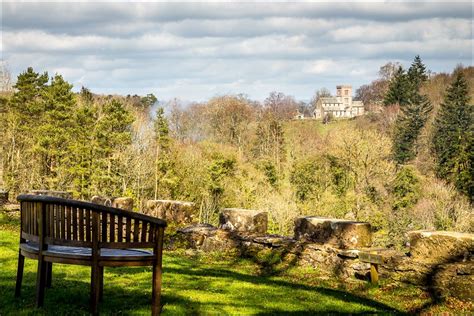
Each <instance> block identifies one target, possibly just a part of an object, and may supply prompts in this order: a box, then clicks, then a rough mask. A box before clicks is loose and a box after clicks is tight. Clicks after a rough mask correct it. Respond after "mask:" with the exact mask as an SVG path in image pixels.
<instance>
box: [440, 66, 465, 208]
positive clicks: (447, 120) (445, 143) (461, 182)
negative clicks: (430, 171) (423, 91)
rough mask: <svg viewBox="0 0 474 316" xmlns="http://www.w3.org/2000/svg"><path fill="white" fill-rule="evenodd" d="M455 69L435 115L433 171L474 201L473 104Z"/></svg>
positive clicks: (461, 78) (462, 80)
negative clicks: (434, 162) (434, 163)
mask: <svg viewBox="0 0 474 316" xmlns="http://www.w3.org/2000/svg"><path fill="white" fill-rule="evenodd" d="M468 93H469V90H468V86H467V82H466V80H465V78H464V76H463V75H462V72H461V71H458V72H457V73H456V75H455V79H454V81H453V82H452V84H451V86H450V87H449V88H448V90H447V93H446V96H445V98H444V101H443V103H442V104H441V108H440V109H439V112H438V114H437V116H436V119H435V123H434V131H433V136H432V143H433V146H432V152H433V154H434V155H435V158H436V173H437V175H438V176H439V177H440V178H442V179H446V180H448V181H449V182H452V183H453V184H454V185H455V186H456V188H457V189H458V190H459V191H460V192H462V193H464V194H466V195H467V196H468V197H470V199H471V202H472V201H474V106H473V105H472V104H469V102H470V98H469V95H468Z"/></svg>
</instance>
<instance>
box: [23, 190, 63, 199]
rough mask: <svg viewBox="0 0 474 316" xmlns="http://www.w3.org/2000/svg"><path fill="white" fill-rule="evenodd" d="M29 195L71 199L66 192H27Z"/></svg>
mask: <svg viewBox="0 0 474 316" xmlns="http://www.w3.org/2000/svg"><path fill="white" fill-rule="evenodd" d="M28 194H31V195H47V196H54V197H58V198H63V199H72V193H71V192H67V191H52V190H31V191H29V192H28Z"/></svg>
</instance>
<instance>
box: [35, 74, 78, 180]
mask: <svg viewBox="0 0 474 316" xmlns="http://www.w3.org/2000/svg"><path fill="white" fill-rule="evenodd" d="M43 99H44V100H43V102H44V106H43V113H42V119H41V125H40V127H39V128H38V134H37V143H36V146H35V152H36V153H37V154H38V155H39V159H40V163H41V180H42V182H43V183H42V187H45V188H50V189H60V188H63V187H64V185H65V180H66V179H65V175H66V170H65V168H64V164H63V162H64V160H65V159H67V157H68V155H69V151H68V149H69V142H70V141H71V140H72V138H73V137H72V136H73V130H74V124H75V123H76V122H75V121H74V120H73V115H72V113H73V111H74V108H75V105H76V101H75V97H74V94H73V92H72V85H71V84H69V83H68V82H66V81H65V80H64V79H63V77H62V76H60V75H56V76H54V77H53V78H52V79H51V84H50V85H49V86H48V87H47V88H46V89H45V92H44V96H43Z"/></svg>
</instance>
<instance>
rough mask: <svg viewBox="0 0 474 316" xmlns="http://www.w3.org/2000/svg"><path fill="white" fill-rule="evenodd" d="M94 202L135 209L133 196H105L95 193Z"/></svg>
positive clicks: (92, 200)
mask: <svg viewBox="0 0 474 316" xmlns="http://www.w3.org/2000/svg"><path fill="white" fill-rule="evenodd" d="M91 202H92V203H95V204H99V205H104V206H111V207H116V208H120V209H122V210H127V211H133V199H132V198H131V197H111V198H109V197H104V196H98V195H94V196H93V197H92V199H91Z"/></svg>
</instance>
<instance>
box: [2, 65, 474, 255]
mask: <svg viewBox="0 0 474 316" xmlns="http://www.w3.org/2000/svg"><path fill="white" fill-rule="evenodd" d="M428 74H429V71H428V70H427V69H426V66H425V65H424V64H423V62H422V60H421V58H420V57H419V56H416V57H415V58H414V60H413V63H412V64H411V66H410V67H409V68H408V69H404V68H403V67H402V66H401V65H400V64H398V63H387V64H385V65H383V66H382V67H381V68H380V71H379V75H380V77H379V78H378V79H376V80H374V81H373V82H371V83H369V84H366V85H363V86H361V87H360V88H359V89H357V91H356V98H358V99H359V100H361V101H363V102H364V104H365V106H366V110H367V111H368V114H367V115H364V116H363V117H359V118H356V119H351V120H343V121H336V120H332V118H329V119H327V120H324V122H321V121H313V120H311V121H294V120H292V118H293V117H294V115H295V113H296V111H302V113H308V112H309V113H311V110H312V109H313V107H314V104H315V103H316V102H317V100H318V98H320V97H324V96H327V95H328V93H329V91H328V90H327V89H324V88H323V89H320V90H318V91H316V93H315V95H314V97H313V99H312V101H311V102H310V103H304V102H297V101H296V100H295V99H294V98H293V97H291V96H287V95H285V94H284V93H281V92H272V93H270V95H269V96H268V98H266V99H265V101H264V102H263V103H262V102H257V101H254V100H250V99H248V98H247V97H246V96H245V95H243V94H240V95H219V96H216V97H213V98H211V99H209V100H208V101H206V102H194V103H191V104H188V105H186V106H183V104H181V103H180V101H179V100H177V99H174V100H171V101H170V102H168V103H167V104H166V105H164V106H163V105H162V104H158V105H157V106H156V103H157V98H156V97H155V96H154V95H153V94H148V95H146V96H136V95H135V96H130V95H128V96H118V95H107V96H106V95H98V94H93V93H92V92H91V91H90V90H89V89H87V88H85V87H82V89H81V91H80V92H79V93H75V92H73V91H72V88H73V87H72V85H71V84H70V83H68V82H67V81H65V80H64V78H63V77H62V76H61V75H60V74H56V75H54V76H53V77H51V78H50V77H49V76H48V74H47V73H43V74H40V73H36V72H35V71H34V70H33V69H32V68H31V67H30V68H28V69H27V70H26V71H25V72H23V73H21V74H20V75H19V76H18V79H17V81H16V83H15V85H14V86H13V89H10V90H9V91H4V92H3V93H2V94H1V97H0V114H1V116H2V120H1V125H0V128H1V132H2V136H1V137H0V141H1V145H2V147H1V148H2V155H1V164H2V171H3V173H2V180H3V186H4V187H5V188H6V189H8V190H9V191H10V192H12V193H13V194H17V193H20V192H24V191H27V190H31V189H51V190H63V191H64V190H68V191H72V192H73V195H74V197H75V198H79V199H90V198H91V196H92V195H104V196H129V197H132V198H134V200H135V202H136V203H135V204H136V205H137V208H138V209H140V208H141V207H142V206H143V203H144V201H146V200H147V199H175V200H186V201H192V202H195V203H196V205H197V206H198V210H197V212H199V214H197V215H198V216H199V218H200V221H201V222H209V223H213V222H215V221H216V216H217V215H216V214H217V211H218V209H219V208H222V207H243V208H257V209H265V210H268V211H269V215H270V222H271V223H270V226H271V227H270V230H271V231H274V232H278V233H289V231H290V230H291V226H292V225H291V224H292V220H293V218H294V217H295V216H297V215H306V214H309V215H322V216H331V217H341V218H350V219H357V220H366V221H369V222H371V223H372V225H373V226H374V230H375V231H376V238H377V240H378V243H380V244H381V245H382V244H383V245H385V246H386V245H387V244H393V246H396V247H398V246H400V245H402V244H403V242H404V238H405V237H404V232H405V231H406V230H409V229H414V228H436V229H452V230H458V231H471V230H472V227H473V226H474V225H472V224H473V223H472V214H473V207H472V205H473V204H472V203H473V197H474V163H473V161H474V123H473V122H474V110H473V105H472V104H471V103H470V102H471V100H472V95H473V80H474V67H462V66H458V67H457V68H456V69H455V70H454V71H453V73H452V74H431V75H428ZM329 94H330V93H329ZM155 107H156V112H155V113H151V112H152V111H151V109H152V108H155ZM165 107H166V109H167V111H166V114H165V110H164V108H165ZM323 123H326V124H323ZM466 214H467V215H468V218H469V219H468V220H467V222H466V220H465V219H464V220H463V216H465V215H466Z"/></svg>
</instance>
